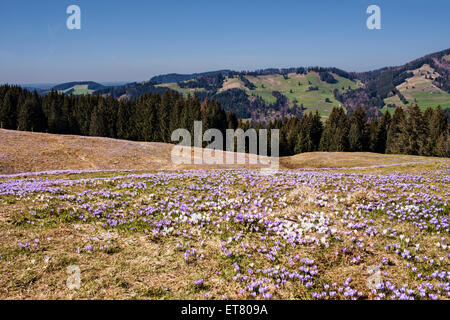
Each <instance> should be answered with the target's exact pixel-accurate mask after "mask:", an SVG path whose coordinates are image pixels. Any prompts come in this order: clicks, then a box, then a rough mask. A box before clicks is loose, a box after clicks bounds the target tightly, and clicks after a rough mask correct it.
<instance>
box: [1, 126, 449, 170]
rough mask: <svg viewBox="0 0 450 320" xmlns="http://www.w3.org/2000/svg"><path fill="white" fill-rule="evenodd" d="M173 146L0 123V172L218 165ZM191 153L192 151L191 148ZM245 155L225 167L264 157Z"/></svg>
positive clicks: (323, 158) (285, 163) (396, 158)
mask: <svg viewBox="0 0 450 320" xmlns="http://www.w3.org/2000/svg"><path fill="white" fill-rule="evenodd" d="M173 147H174V145H172V144H167V143H158V142H133V141H126V140H118V139H110V138H100V137H82V136H73V135H57V134H46V133H33V132H24V131H14V130H3V129H0V174H14V173H24V172H42V171H52V170H117V169H126V170H157V169H193V168H213V167H218V166H217V165H216V166H214V165H187V164H174V163H172V161H171V152H172V149H173ZM219 153H220V154H225V153H222V152H219ZM191 154H192V156H194V154H193V151H192V152H191ZM245 159H246V160H245V161H246V164H245V165H239V164H236V165H229V166H226V167H227V168H241V167H260V166H258V165H250V164H249V162H250V159H255V160H257V161H259V160H258V159H262V158H258V157H256V156H253V155H250V156H249V155H246V156H245ZM442 161H444V162H446V161H447V160H445V159H440V158H430V157H418V156H407V155H382V154H374V153H364V152H362V153H357V152H354V153H352V152H312V153H303V154H298V155H295V156H291V157H282V158H280V160H279V163H280V167H281V168H286V169H298V168H352V167H373V166H384V165H387V166H390V165H396V164H408V163H415V164H418V163H425V162H426V163H430V162H433V163H438V162H442ZM220 167H221V168H222V167H224V166H222V165H221V166H220Z"/></svg>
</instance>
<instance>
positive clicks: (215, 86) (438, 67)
mask: <svg viewBox="0 0 450 320" xmlns="http://www.w3.org/2000/svg"><path fill="white" fill-rule="evenodd" d="M84 86H87V87H84ZM53 89H54V90H58V91H60V92H64V93H68V94H70V93H72V94H87V93H92V94H100V95H111V96H113V97H115V98H118V99H132V98H136V97H139V96H140V95H143V94H146V93H150V92H156V93H160V94H162V93H163V92H164V91H166V90H174V91H177V92H179V93H182V94H183V95H187V94H191V95H194V94H195V95H197V96H198V98H199V99H202V100H203V99H205V98H210V99H215V100H218V101H219V102H220V104H221V105H222V107H223V108H224V109H225V110H226V111H234V112H235V113H236V114H237V116H238V117H239V118H251V119H253V120H256V121H265V120H267V119H273V118H284V117H286V116H292V115H296V116H301V115H302V114H303V113H305V112H315V111H318V112H319V113H320V114H321V115H322V116H323V117H325V118H326V117H327V116H328V114H329V113H330V112H331V109H332V108H333V107H336V106H341V107H344V108H345V109H346V110H347V113H349V114H351V113H352V112H353V111H354V110H355V109H356V108H357V107H358V106H363V107H364V108H365V109H366V111H367V112H368V114H369V115H370V116H372V117H376V116H379V115H380V114H381V113H382V112H385V111H386V110H388V109H389V108H391V109H393V108H395V107H398V106H407V105H409V104H412V103H417V104H418V105H419V106H420V107H421V108H423V109H425V108H426V107H433V108H435V107H437V106H438V105H440V106H441V107H442V108H443V109H448V108H450V48H449V49H446V50H443V51H440V52H436V53H432V54H428V55H426V56H424V57H421V58H418V59H415V60H413V61H411V62H408V63H406V64H404V65H401V66H395V67H385V68H381V69H377V70H373V71H368V72H359V73H358V72H347V71H344V70H341V69H338V68H332V67H328V68H323V67H295V68H284V69H277V68H269V69H264V70H256V71H240V72H238V71H232V70H217V71H210V72H203V73H193V74H178V73H170V74H164V75H158V76H155V77H152V78H151V79H150V80H149V81H144V82H134V83H128V84H125V85H119V86H102V85H100V84H98V83H95V82H91V81H86V82H70V83H65V84H61V85H58V86H55V87H53Z"/></svg>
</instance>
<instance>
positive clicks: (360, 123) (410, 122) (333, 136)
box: [270, 105, 450, 157]
mask: <svg viewBox="0 0 450 320" xmlns="http://www.w3.org/2000/svg"><path fill="white" fill-rule="evenodd" d="M270 126H272V127H277V128H279V129H280V154H283V155H292V154H297V153H302V152H311V151H351V152H358V151H359V152H361V151H368V152H376V153H388V154H410V155H422V156H438V157H449V156H450V149H449V147H450V135H449V126H448V122H447V117H446V115H445V113H444V112H443V111H442V109H441V108H440V107H438V108H436V109H432V108H428V109H426V110H425V111H424V112H422V111H421V109H420V108H419V106H417V105H411V106H409V107H408V108H407V109H403V108H401V107H398V108H396V109H395V111H394V113H393V115H392V116H391V114H390V112H389V111H386V112H385V113H384V114H383V115H382V116H381V117H380V118H379V119H377V118H371V119H369V118H368V116H367V113H366V111H365V110H364V109H363V108H362V107H359V108H357V109H356V110H355V111H354V112H353V113H352V115H351V116H350V117H348V116H347V115H346V113H345V110H344V109H343V108H336V107H335V108H333V110H332V111H331V114H330V116H329V117H328V119H327V120H326V121H325V124H323V123H322V121H321V120H320V116H319V114H318V112H316V113H315V114H314V115H313V114H311V113H310V114H307V115H305V116H303V117H302V118H300V119H299V118H290V119H285V120H283V121H278V122H276V123H271V124H270Z"/></svg>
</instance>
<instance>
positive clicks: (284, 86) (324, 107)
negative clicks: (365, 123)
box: [247, 72, 358, 116]
mask: <svg viewBox="0 0 450 320" xmlns="http://www.w3.org/2000/svg"><path fill="white" fill-rule="evenodd" d="M288 77H289V78H288V79H284V78H283V76H281V75H268V76H258V77H252V76H247V78H248V80H250V81H251V82H252V83H253V84H255V86H256V89H254V90H249V89H247V93H248V94H250V95H251V94H254V95H258V96H260V97H262V98H263V99H264V100H265V101H266V102H269V103H273V102H275V100H276V99H275V97H274V96H273V95H272V91H280V92H281V93H282V94H283V95H285V96H286V97H287V98H288V99H289V101H290V102H291V103H293V101H294V100H297V104H298V105H299V106H300V105H301V104H303V106H304V107H305V108H306V111H307V112H308V111H312V112H315V111H316V110H318V111H319V112H320V114H321V115H323V116H328V115H329V113H330V112H331V110H332V108H333V107H335V106H340V105H341V103H340V102H338V101H337V100H336V99H335V98H334V94H333V91H334V90H335V89H338V90H340V91H345V90H346V89H347V88H348V87H350V88H351V89H356V88H358V86H357V85H356V84H355V83H354V82H353V81H351V80H348V79H345V78H342V77H339V76H337V75H334V77H335V79H336V80H338V83H335V84H330V83H326V82H324V81H321V80H320V78H319V75H318V74H317V73H316V72H309V73H308V74H306V75H298V74H295V73H291V74H289V75H288ZM299 82H300V83H301V85H298V83H299ZM310 83H311V84H310ZM263 86H264V88H263ZM309 86H313V87H318V88H319V90H317V91H308V88H309ZM343 88H344V90H343ZM291 90H292V92H291ZM326 98H328V99H329V100H330V101H331V103H330V102H325V99H326Z"/></svg>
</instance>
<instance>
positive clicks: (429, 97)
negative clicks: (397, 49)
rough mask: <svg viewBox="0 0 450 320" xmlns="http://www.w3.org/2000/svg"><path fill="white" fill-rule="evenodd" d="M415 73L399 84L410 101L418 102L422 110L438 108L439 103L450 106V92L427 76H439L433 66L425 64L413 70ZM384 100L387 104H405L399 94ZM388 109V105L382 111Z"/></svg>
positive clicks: (443, 106)
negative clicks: (434, 83) (437, 85)
mask: <svg viewBox="0 0 450 320" xmlns="http://www.w3.org/2000/svg"><path fill="white" fill-rule="evenodd" d="M413 73H414V76H413V77H411V78H408V79H406V81H405V82H404V83H402V84H400V85H399V86H397V89H398V90H399V91H400V92H401V93H402V94H403V95H404V96H405V98H406V99H407V100H408V102H409V103H417V104H418V105H419V106H420V108H421V109H422V110H425V109H426V108H428V107H431V108H436V107H437V106H438V105H440V106H441V108H442V109H446V108H450V94H449V93H447V92H445V91H443V90H441V89H439V88H438V87H436V86H435V85H433V80H431V79H426V78H425V76H428V77H432V79H434V78H436V77H437V76H439V74H437V73H436V72H435V71H434V69H433V68H431V67H430V66H429V65H427V64H425V65H424V66H422V67H421V68H419V69H416V70H413ZM384 101H385V103H386V104H395V105H397V106H405V105H404V104H403V103H402V102H401V100H400V98H399V97H398V96H392V97H389V98H386V99H385V100H384ZM386 110H387V106H385V107H384V108H383V109H382V112H384V111H386Z"/></svg>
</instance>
